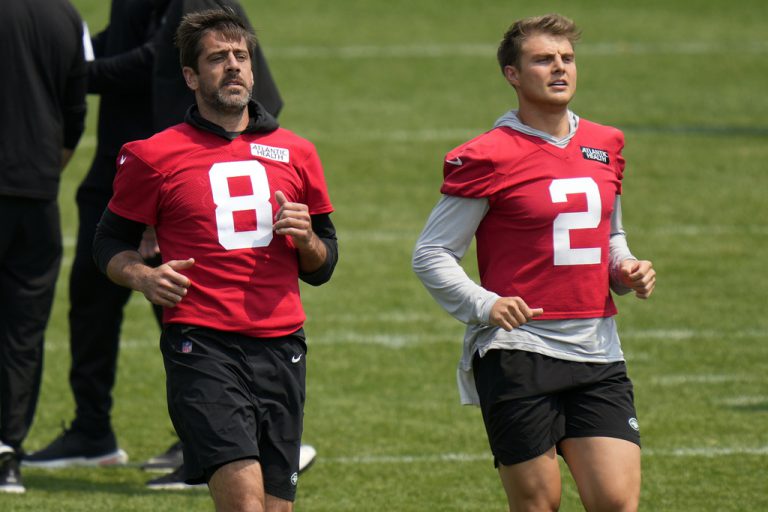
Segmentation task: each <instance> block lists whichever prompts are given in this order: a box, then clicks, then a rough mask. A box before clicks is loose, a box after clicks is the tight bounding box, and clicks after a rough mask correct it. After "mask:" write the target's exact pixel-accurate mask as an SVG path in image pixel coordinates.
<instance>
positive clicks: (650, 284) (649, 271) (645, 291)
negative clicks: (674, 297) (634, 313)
mask: <svg viewBox="0 0 768 512" xmlns="http://www.w3.org/2000/svg"><path fill="white" fill-rule="evenodd" d="M619 277H620V279H621V283H622V284H623V285H624V286H626V287H627V288H630V289H632V290H633V291H634V292H635V296H636V297H637V298H638V299H647V298H648V297H650V296H651V293H653V289H654V288H655V287H656V271H655V270H654V269H653V263H651V262H650V261H648V260H633V259H626V260H624V261H622V262H621V264H620V265H619Z"/></svg>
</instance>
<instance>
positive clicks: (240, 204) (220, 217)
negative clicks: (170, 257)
mask: <svg viewBox="0 0 768 512" xmlns="http://www.w3.org/2000/svg"><path fill="white" fill-rule="evenodd" d="M234 177H248V178H250V179H251V189H252V190H253V194H251V195H246V196H232V195H231V194H230V192H229V183H228V178H234ZM208 178H209V179H210V181H211V192H212V193H213V202H214V203H215V204H216V228H217V230H218V234H219V243H220V244H221V245H222V247H224V248H225V249H227V250H232V249H250V248H252V247H266V246H267V245H269V243H270V242H271V241H272V205H271V204H270V202H269V197H270V191H269V181H268V180H267V171H266V169H264V166H263V165H261V164H260V163H259V162H257V161H255V160H248V161H243V162H224V163H217V164H214V165H213V167H211V169H210V171H208ZM248 210H250V211H254V212H255V213H256V229H255V230H250V231H235V215H234V212H238V211H248Z"/></svg>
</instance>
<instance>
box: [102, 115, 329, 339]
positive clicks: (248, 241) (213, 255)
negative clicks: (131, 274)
mask: <svg viewBox="0 0 768 512" xmlns="http://www.w3.org/2000/svg"><path fill="white" fill-rule="evenodd" d="M117 163H118V171H117V175H116V177H115V182H114V195H113V197H112V200H111V201H110V203H109V206H108V207H109V209H110V210H111V211H112V212H114V213H116V214H118V215H120V216H122V217H125V218H128V219H131V220H133V221H136V222H141V223H143V224H147V225H150V226H155V229H156V232H157V239H158V243H159V245H160V250H161V253H162V256H163V261H169V260H185V259H187V258H194V259H195V265H194V266H193V267H192V268H190V269H189V270H185V271H184V274H185V275H186V276H187V277H188V278H189V279H190V280H191V281H192V286H191V287H190V288H189V290H188V293H187V295H186V296H185V297H184V298H183V299H182V300H181V302H180V303H179V304H178V305H177V306H176V307H173V308H166V309H165V312H164V322H165V323H181V324H188V325H196V326H202V327H210V328H213V329H218V330H222V331H232V332H238V333H242V334H246V335H249V336H253V337H276V336H283V335H286V334H290V333H292V332H295V331H296V330H298V329H299V328H300V327H301V326H302V325H303V322H304V320H305V315H304V311H303V308H302V305H301V300H300V297H299V284H298V273H299V268H298V255H297V252H296V249H295V247H294V246H293V245H292V242H291V240H290V238H289V237H286V236H280V235H276V234H274V233H273V231H272V225H273V221H274V214H275V213H276V212H277V210H278V206H277V203H276V201H275V192H276V191H278V190H279V191H282V192H283V193H284V194H285V196H286V198H287V200H288V201H290V202H297V203H303V204H306V205H307V206H308V208H309V213H310V215H315V214H323V213H330V212H331V211H333V207H332V205H331V202H330V199H329V197H328V192H327V189H326V184H325V178H324V176H323V169H322V166H321V164H320V159H319V157H318V155H317V152H316V151H315V148H314V146H313V145H312V144H311V143H310V142H309V141H306V140H304V139H302V138H300V137H298V136H296V135H295V134H293V133H291V132H289V131H288V130H285V129H282V128H277V129H276V130H274V131H270V132H267V133H264V132H256V133H243V134H241V135H239V136H238V137H236V138H235V139H234V140H229V139H227V138H225V137H222V136H220V135H217V134H215V133H212V132H209V131H204V130H201V129H198V128H197V127H194V126H192V125H190V124H187V123H184V124H179V125H177V126H174V127H171V128H169V129H167V130H165V131H163V132H160V133H158V134H157V135H155V136H153V137H151V138H149V139H146V140H141V141H135V142H130V143H128V144H126V145H125V146H124V147H123V149H122V151H121V152H120V155H119V156H118V161H117Z"/></svg>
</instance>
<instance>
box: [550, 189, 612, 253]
mask: <svg viewBox="0 0 768 512" xmlns="http://www.w3.org/2000/svg"><path fill="white" fill-rule="evenodd" d="M568 194H586V197H587V211H585V212H568V213H561V214H559V215H558V216H557V217H555V221H554V223H553V224H552V243H553V245H554V252H555V265H556V266H559V265H591V264H594V263H600V256H601V254H600V247H587V248H581V249H573V248H571V233H570V231H571V230H572V229H591V228H596V227H597V226H598V225H599V224H600V217H601V214H602V209H603V206H602V203H601V201H600V189H599V188H598V187H597V183H595V181H594V180H593V179H592V178H569V179H562V180H552V184H551V185H550V186H549V195H550V196H551V197H552V202H553V203H565V202H568Z"/></svg>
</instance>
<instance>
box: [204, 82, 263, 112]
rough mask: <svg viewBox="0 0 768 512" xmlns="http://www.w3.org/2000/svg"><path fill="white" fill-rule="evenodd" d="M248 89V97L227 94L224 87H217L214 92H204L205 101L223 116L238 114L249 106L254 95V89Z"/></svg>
mask: <svg viewBox="0 0 768 512" xmlns="http://www.w3.org/2000/svg"><path fill="white" fill-rule="evenodd" d="M246 89H247V90H248V94H247V95H242V94H227V93H226V92H225V91H224V88H223V87H217V88H216V89H214V90H204V91H202V92H203V94H202V96H203V101H205V102H206V103H207V104H208V106H210V107H211V108H213V109H214V110H216V111H217V112H221V113H223V114H238V113H240V112H242V111H243V109H244V108H246V107H247V106H248V102H249V101H250V100H251V96H252V95H253V89H249V88H247V87H246Z"/></svg>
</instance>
